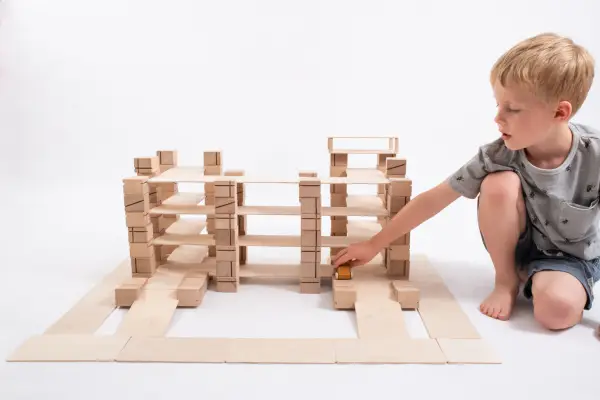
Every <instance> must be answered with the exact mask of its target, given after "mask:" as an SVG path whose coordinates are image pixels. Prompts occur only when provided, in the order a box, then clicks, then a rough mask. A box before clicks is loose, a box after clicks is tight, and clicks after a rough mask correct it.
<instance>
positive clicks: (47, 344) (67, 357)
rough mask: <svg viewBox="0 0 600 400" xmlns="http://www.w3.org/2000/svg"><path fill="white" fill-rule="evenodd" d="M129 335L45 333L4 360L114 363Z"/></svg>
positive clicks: (30, 339)
mask: <svg viewBox="0 0 600 400" xmlns="http://www.w3.org/2000/svg"><path fill="white" fill-rule="evenodd" d="M128 340H129V336H119V335H91V334H89V335H88V334H81V335H79V334H54V335H53V334H46V335H36V336H33V337H31V338H29V339H27V340H26V341H25V342H24V343H23V344H22V345H21V346H19V347H18V348H17V349H16V350H15V351H14V352H13V353H12V354H11V355H10V356H9V357H8V359H7V361H49V362H52V361H114V360H115V358H116V357H117V355H118V354H119V352H120V351H121V350H122V349H123V347H125V344H126V343H127V341H128Z"/></svg>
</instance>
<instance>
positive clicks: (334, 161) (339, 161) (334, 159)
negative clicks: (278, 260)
mask: <svg viewBox="0 0 600 400" xmlns="http://www.w3.org/2000/svg"><path fill="white" fill-rule="evenodd" d="M330 165H335V166H344V167H347V166H348V154H331V155H330Z"/></svg>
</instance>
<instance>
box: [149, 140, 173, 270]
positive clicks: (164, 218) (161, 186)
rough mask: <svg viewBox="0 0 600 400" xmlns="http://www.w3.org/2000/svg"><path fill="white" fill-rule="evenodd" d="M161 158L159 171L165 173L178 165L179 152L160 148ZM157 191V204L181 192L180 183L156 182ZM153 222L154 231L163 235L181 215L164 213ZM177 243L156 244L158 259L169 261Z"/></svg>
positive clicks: (158, 152)
mask: <svg viewBox="0 0 600 400" xmlns="http://www.w3.org/2000/svg"><path fill="white" fill-rule="evenodd" d="M156 155H157V156H158V160H159V173H163V172H165V171H167V170H169V169H171V168H174V167H176V166H177V163H178V153H177V151H174V150H159V151H157V152H156ZM156 192H157V199H158V203H157V205H160V204H162V202H163V201H166V200H167V199H169V198H170V197H172V196H174V195H175V194H176V193H178V192H179V187H178V184H177V183H175V182H161V183H157V184H156ZM152 218H153V221H152V222H153V224H154V225H155V227H154V233H155V234H157V235H162V234H164V233H165V231H166V230H167V229H168V228H169V227H170V226H171V225H173V224H174V223H175V222H177V221H178V220H179V215H177V214H173V215H170V214H164V215H158V216H154V217H152ZM177 247H179V246H177V245H161V246H156V247H155V251H156V259H157V261H158V262H159V263H160V262H161V261H167V259H168V258H169V256H170V255H171V253H173V252H174V251H175V250H176V249H177Z"/></svg>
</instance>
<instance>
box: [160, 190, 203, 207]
mask: <svg viewBox="0 0 600 400" xmlns="http://www.w3.org/2000/svg"><path fill="white" fill-rule="evenodd" d="M204 197H205V196H204V193H202V192H177V193H175V194H174V195H172V196H170V197H169V198H167V199H165V200H163V201H162V204H163V205H166V206H170V207H173V208H175V207H180V206H196V205H199V204H200V203H201V202H202V201H203V200H204Z"/></svg>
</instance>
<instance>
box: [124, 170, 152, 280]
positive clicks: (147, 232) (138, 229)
mask: <svg viewBox="0 0 600 400" xmlns="http://www.w3.org/2000/svg"><path fill="white" fill-rule="evenodd" d="M123 194H124V203H125V221H126V225H127V229H128V231H129V235H128V236H129V255H130V258H131V272H132V275H137V276H151V275H152V274H153V273H154V272H155V271H156V267H157V262H156V254H155V251H154V246H153V244H152V241H153V239H154V228H153V224H152V221H151V219H150V214H149V212H150V209H151V203H150V191H149V185H148V176H145V175H138V176H134V177H130V178H125V179H123Z"/></svg>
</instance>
